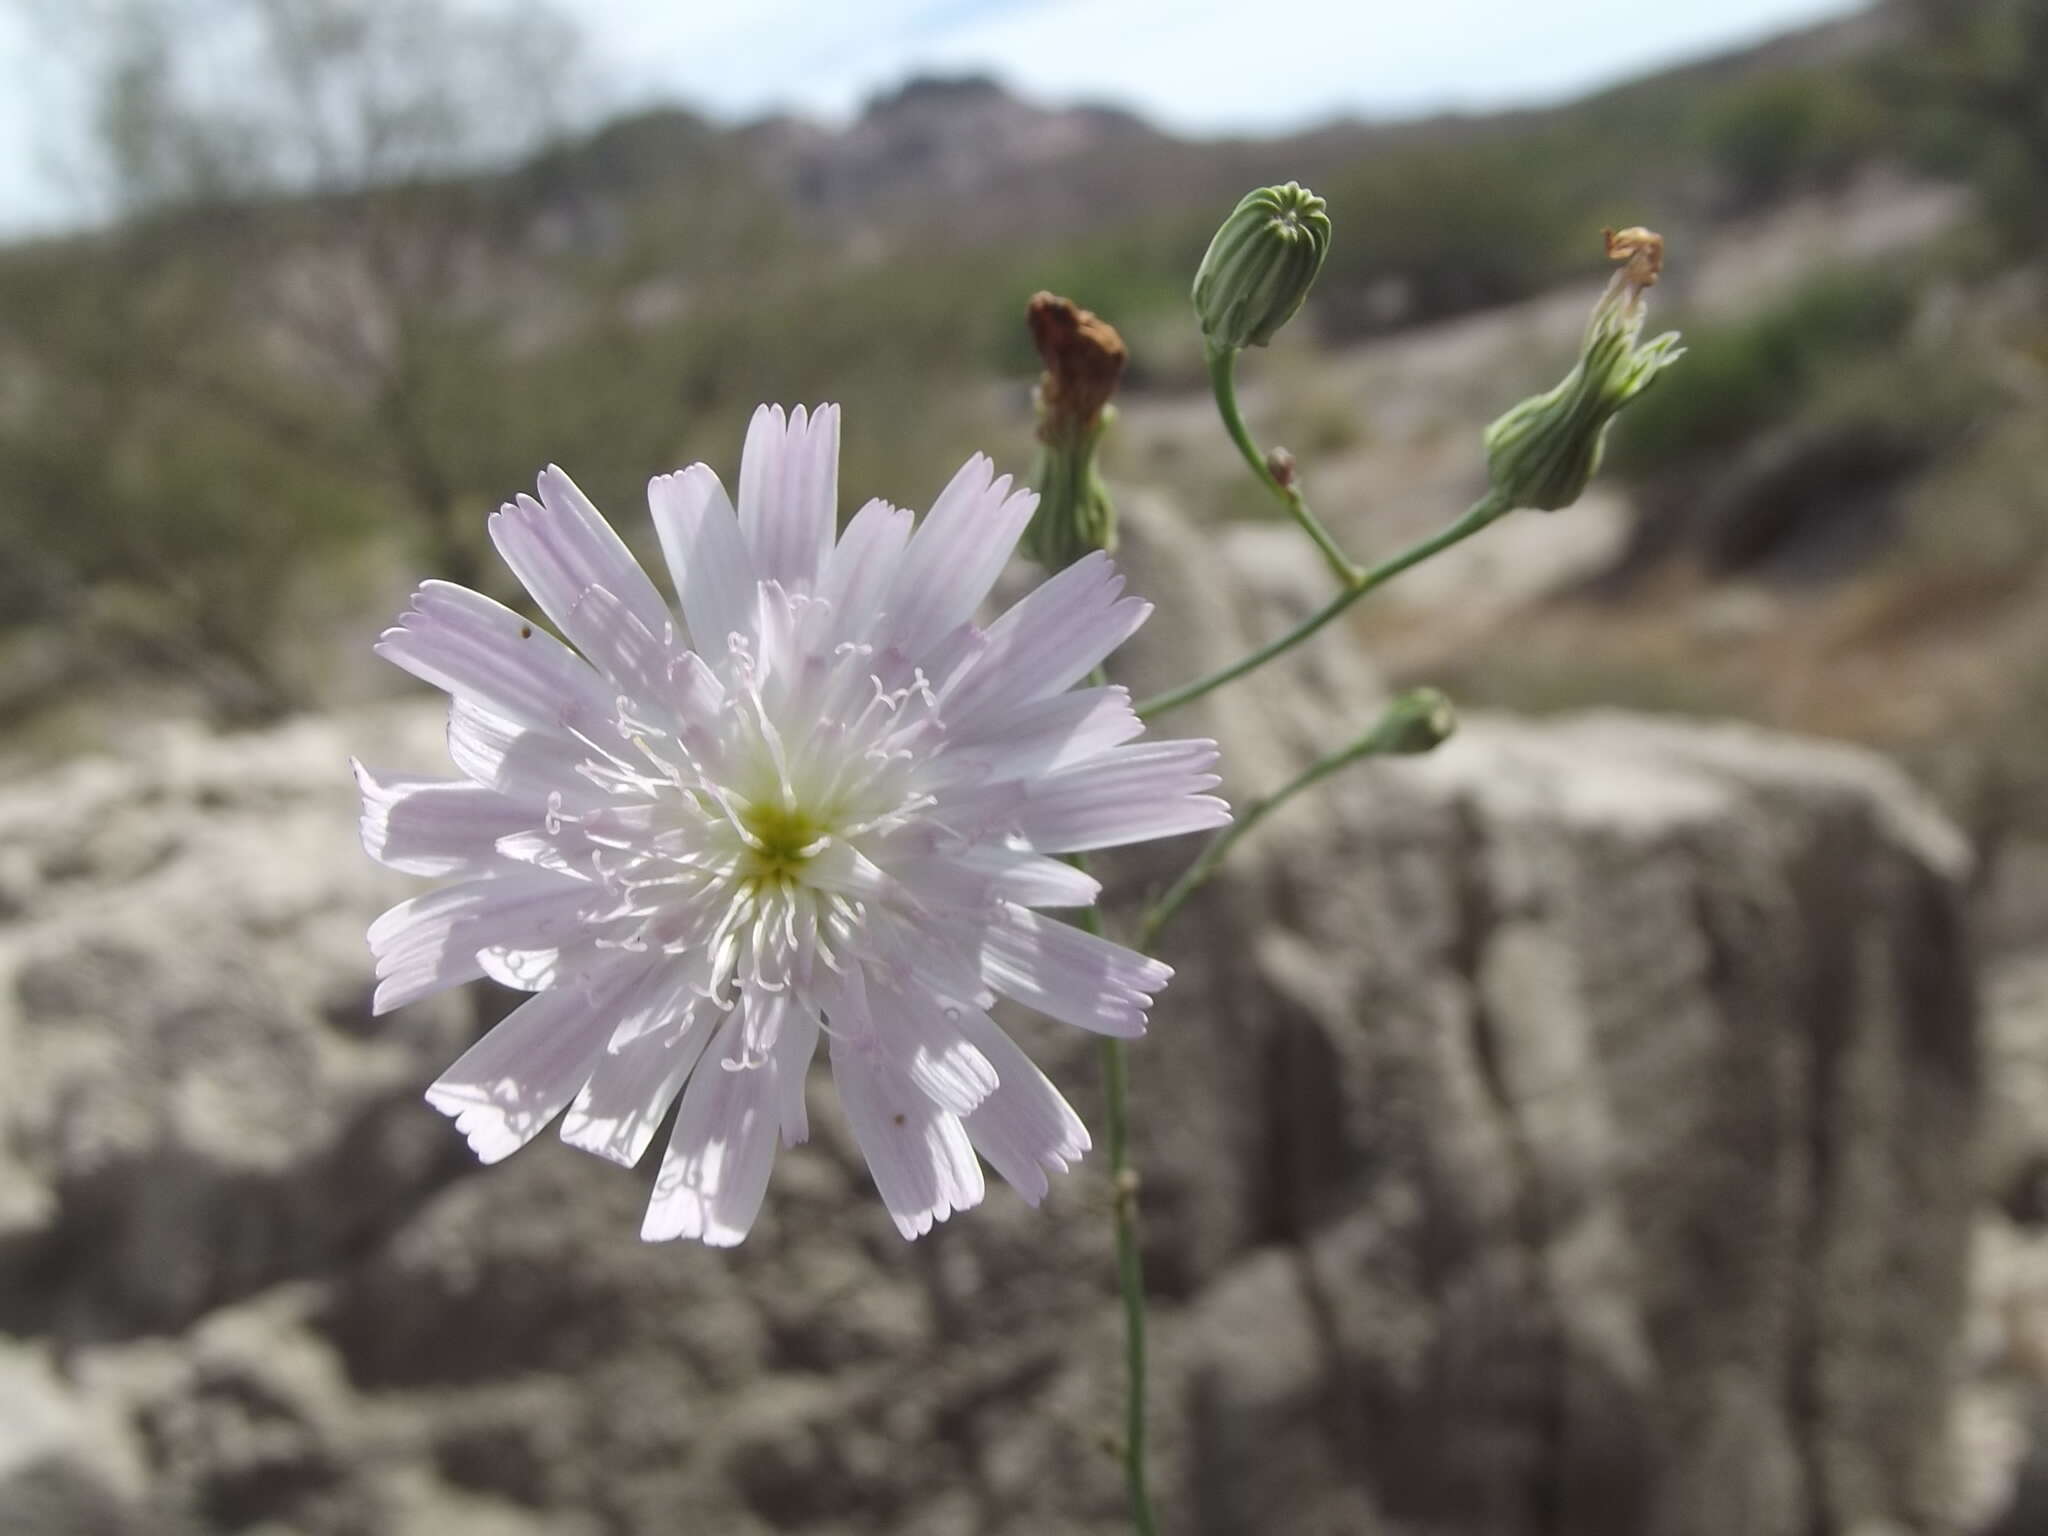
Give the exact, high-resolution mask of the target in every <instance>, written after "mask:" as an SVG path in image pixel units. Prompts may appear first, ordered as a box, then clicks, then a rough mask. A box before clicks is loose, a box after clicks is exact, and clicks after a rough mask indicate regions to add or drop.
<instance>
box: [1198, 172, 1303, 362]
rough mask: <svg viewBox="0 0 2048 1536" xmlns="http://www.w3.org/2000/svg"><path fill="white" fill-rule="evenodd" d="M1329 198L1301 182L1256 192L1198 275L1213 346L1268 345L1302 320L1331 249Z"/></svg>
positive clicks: (1213, 244)
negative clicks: (1300, 315)
mask: <svg viewBox="0 0 2048 1536" xmlns="http://www.w3.org/2000/svg"><path fill="white" fill-rule="evenodd" d="M1323 206H1324V205H1323V200H1322V199H1321V198H1320V197H1317V196H1316V195H1315V193H1313V192H1311V191H1309V190H1308V188H1306V187H1304V186H1302V185H1300V184H1299V183H1298V182H1292V181H1290V182H1288V183H1287V184H1286V185H1285V186H1280V187H1261V188H1259V190H1258V191H1256V192H1249V193H1247V194H1246V195H1245V198H1244V200H1243V201H1242V202H1240V203H1239V204H1238V205H1237V207H1236V209H1234V210H1233V211H1232V213H1231V215H1230V217H1229V218H1227V219H1225V220H1224V221H1223V227H1222V228H1221V229H1219V230H1217V231H1216V238H1215V239H1213V240H1211V241H1210V242H1209V251H1208V254H1207V255H1205V256H1204V257H1203V258H1202V265H1201V268H1200V270H1198V271H1197V272H1196V273H1195V293H1194V298H1195V314H1196V316H1197V317H1198V318H1199V319H1200V320H1201V323H1202V334H1203V335H1204V336H1205V337H1207V338H1208V341H1209V345H1210V346H1211V347H1213V348H1217V349H1220V350H1226V351H1229V350H1236V349H1238V348H1241V347H1263V346H1264V345H1265V344H1266V343H1267V342H1269V341H1271V340H1272V339H1273V333H1274V332H1275V331H1277V330H1279V329H1280V327H1281V326H1283V325H1285V324H1286V323H1287V322H1288V321H1289V320H1292V319H1293V318H1294V313H1295V311H1296V310H1298V309H1300V308H1301V303H1302V300H1304V299H1306V298H1307V297H1308V291H1309V288H1310V287H1311V286H1312V285H1313V284H1314V283H1315V280H1316V274H1317V273H1318V272H1320V271H1322V269H1323V258H1324V257H1325V256H1327V255H1328V254H1329V253H1330V216H1329V215H1328V214H1327V213H1325V212H1324V211H1323Z"/></svg>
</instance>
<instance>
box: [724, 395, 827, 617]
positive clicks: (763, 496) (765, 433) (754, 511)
mask: <svg viewBox="0 0 2048 1536" xmlns="http://www.w3.org/2000/svg"><path fill="white" fill-rule="evenodd" d="M739 523H740V533H741V534H742V535H743V536H744V537H745V539H746V541H747V549H748V550H749V552H750V553H751V554H752V555H753V560H754V572H755V574H756V575H757V576H758V577H759V578H760V579H761V580H763V581H779V582H781V583H782V586H783V590H785V591H788V592H809V591H810V590H812V588H813V587H814V586H815V585H816V584H817V580H818V571H819V567H820V566H821V565H822V564H823V562H824V560H825V556H826V554H827V552H828V551H830V550H831V548H832V536H833V534H834V533H835V532H836V531H837V530H838V526H839V407H838V406H836V405H821V406H819V407H818V409H817V410H816V411H815V412H813V413H811V414H810V415H809V416H806V415H805V413H804V408H803V407H802V406H798V407H797V408H796V409H795V410H794V411H792V412H791V413H790V414H789V416H788V418H787V419H786V420H785V418H784V417H783V414H782V407H781V406H779V405H773V406H770V405H764V406H762V407H760V408H759V409H758V410H756V411H755V412H754V419H753V421H752V422H751V423H749V425H748V427H747V443H746V448H745V450H744V451H743V452H742V454H741V456H740V505H739Z"/></svg>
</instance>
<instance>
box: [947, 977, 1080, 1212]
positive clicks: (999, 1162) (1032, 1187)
mask: <svg viewBox="0 0 2048 1536" xmlns="http://www.w3.org/2000/svg"><path fill="white" fill-rule="evenodd" d="M961 1027H962V1029H964V1030H965V1031H966V1034H967V1038H968V1039H969V1040H970V1041H972V1042H973V1044H974V1045H975V1046H976V1047H977V1048H978V1049H979V1050H980V1051H981V1053H982V1055H984V1056H985V1057H987V1058H988V1060H989V1061H990V1062H991V1063H992V1064H993V1065H994V1067H995V1070H996V1075H997V1077H998V1078H999V1079H1000V1080H1001V1081H1000V1083H999V1085H998V1086H997V1088H996V1091H995V1092H994V1093H992V1094H990V1095H989V1096H988V1097H987V1098H986V1099H984V1100H982V1102H981V1104H980V1106H979V1107H978V1108H976V1109H975V1111H974V1113H973V1114H971V1115H969V1116H968V1117H967V1135H968V1138H969V1139H970V1140H971V1141H972V1142H973V1143H974V1146H975V1149H976V1150H977V1151H978V1152H980V1153H981V1155H982V1156H983V1157H985V1158H987V1159H988V1162H989V1166H990V1167H992V1168H994V1169H995V1171H996V1172H997V1173H999V1174H1001V1175H1002V1176H1003V1177H1004V1178H1005V1179H1006V1180H1008V1181H1009V1183H1010V1185H1011V1187H1012V1188H1014V1189H1015V1190H1016V1191H1017V1193H1018V1194H1020V1195H1022V1196H1023V1197H1024V1198H1025V1200H1026V1201H1028V1202H1029V1203H1030V1204H1032V1205H1036V1204H1038V1202H1039V1201H1041V1200H1043V1199H1044V1198H1045V1194H1046V1191H1047V1189H1048V1188H1050V1187H1051V1185H1050V1181H1049V1180H1048V1179H1047V1177H1046V1174H1047V1172H1048V1171H1050V1172H1053V1173H1064V1172H1065V1171H1066V1170H1067V1169H1068V1168H1069V1167H1071V1166H1072V1165H1073V1164H1074V1163H1076V1162H1079V1161H1080V1158H1081V1154H1082V1153H1084V1152H1086V1151H1087V1150H1088V1148H1089V1146H1090V1142H1089V1140H1088V1128H1087V1127H1086V1126H1085V1125H1083V1124H1082V1123H1081V1117H1080V1116H1079V1115H1077V1114H1075V1113H1074V1110H1073V1106H1071V1105H1070V1104H1068V1103H1067V1101H1066V1099H1065V1098H1063V1097H1062V1096H1061V1094H1060V1091H1059V1089H1057V1088H1055V1087H1054V1086H1053V1085H1052V1081H1051V1080H1050V1079H1049V1078H1047V1077H1046V1075H1045V1074H1044V1073H1043V1072H1041V1071H1039V1070H1038V1067H1037V1066H1036V1064H1035V1063H1033V1062H1032V1060H1031V1058H1030V1057H1029V1056H1026V1055H1025V1054H1024V1052H1023V1051H1022V1050H1021V1049H1020V1048H1019V1047H1018V1045H1017V1042H1016V1041H1014V1040H1012V1039H1011V1038H1010V1037H1009V1036H1008V1035H1007V1034H1005V1033H1004V1032H1003V1030H1002V1028H1001V1026H999V1025H998V1024H997V1023H996V1022H995V1020H993V1019H991V1018H990V1017H989V1016H988V1015H987V1014H985V1013H983V1012H982V1011H981V1010H980V1009H978V1008H977V1009H971V1010H968V1011H967V1012H966V1013H964V1014H963V1016H962V1018H961Z"/></svg>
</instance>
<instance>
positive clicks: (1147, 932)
mask: <svg viewBox="0 0 2048 1536" xmlns="http://www.w3.org/2000/svg"><path fill="white" fill-rule="evenodd" d="M1449 731H1450V705H1449V703H1448V701H1447V700H1446V699H1445V698H1444V696H1443V695H1442V694H1441V693H1438V692H1437V691H1436V690H1435V689H1434V688H1418V689H1416V690H1415V691H1414V692H1412V693H1404V694H1402V695H1401V697H1399V698H1398V699H1396V700H1394V702H1393V703H1391V704H1389V705H1388V706H1387V709H1386V713H1385V714H1383V715H1381V716H1380V718H1379V721H1378V723H1377V724H1375V725H1374V726H1373V728H1372V729H1371V730H1370V731H1367V732H1366V733H1365V735H1363V736H1361V737H1359V738H1358V740H1356V741H1354V742H1352V743H1351V744H1350V745H1348V746H1344V747H1339V748H1338V749H1337V750H1336V751H1334V752H1332V753H1329V754H1328V755H1327V756H1324V757H1321V758H1318V759H1317V760H1316V761H1315V762H1313V763H1311V764H1309V766H1308V767H1306V768H1304V769H1303V770H1302V771H1301V772H1300V773H1298V774H1296V775H1295V776H1294V777H1293V778H1292V779H1290V780H1288V781H1287V783H1285V784H1283V785H1281V786H1280V788H1278V789H1276V790H1274V791H1273V793H1272V794H1270V795H1267V796H1265V797H1263V798H1262V799H1258V800H1254V801H1253V802H1252V803H1251V804H1250V805H1248V806H1246V807H1245V808H1244V809H1243V810H1242V811H1240V812H1238V814H1237V815H1236V816H1235V817H1234V818H1233V819H1232V820H1231V822H1230V824H1229V825H1228V826H1226V827H1224V828H1222V829H1221V830H1220V831H1218V832H1217V833H1216V835H1215V836H1214V837H1212V838H1210V839H1209V843H1208V846H1207V847H1205V848H1203V850H1202V851H1201V853H1200V854H1199V855H1198V856H1197V857H1196V859H1195V861H1194V863H1192V864H1190V865H1189V866H1188V867H1187V868H1186V870H1184V871H1183V872H1182V873H1181V877H1180V878H1179V879H1178V880H1176V881H1174V882H1173V884H1172V886H1170V887H1169V888H1168V890H1167V892H1166V894H1165V895H1164V896H1161V897H1160V898H1159V899H1158V900H1157V901H1155V902H1154V903H1152V905H1151V906H1150V907H1148V908H1146V910H1145V914H1144V916H1143V917H1141V918H1140V919H1139V920H1138V933H1137V938H1136V941H1135V947H1136V948H1138V949H1140V950H1146V951H1149V950H1150V949H1151V947H1152V944H1153V941H1154V940H1156V939H1157V938H1158V937H1159V933H1160V930H1161V929H1163V928H1164V927H1165V926H1166V925H1167V924H1168V923H1169V922H1171V921H1172V920H1173V915H1174V914H1175V913H1176V912H1178V911H1179V910H1180V909H1181V904H1182V903H1183V902H1185V901H1186V900H1187V899H1188V898H1189V897H1190V896H1192V895H1193V894H1194V893H1195V891H1196V890H1197V889H1199V888H1200V886H1201V885H1202V883H1203V882H1204V881H1205V880H1207V879H1208V878H1209V877H1210V876H1211V875H1213V874H1215V873H1216V871H1217V869H1218V868H1219V867H1220V866H1221V865H1222V863H1223V861H1224V860H1225V859H1226V858H1228V857H1229V856H1230V851H1231V849H1233V848H1235V847H1236V846H1237V844H1238V841H1239V839H1241V838H1243V837H1245V836H1246V835H1247V834H1248V833H1250V832H1251V830H1252V828H1254V827H1256V826H1257V825H1258V824H1259V823H1260V822H1262V821H1264V820H1265V819H1266V818H1267V817H1268V816H1270V815H1271V814H1272V813H1273V812H1275V811H1277V810H1279V809H1280V807H1281V806H1283V805H1285V804H1286V803H1287V802H1288V801H1289V800H1292V799H1293V798H1294V797H1295V796H1296V795H1298V794H1300V793H1301V792H1302V791H1303V790H1305V789H1308V788H1311V787H1312V786H1314V785H1316V784H1319V783H1321V782H1322V781H1323V780H1324V779H1327V778H1328V777H1329V776H1330V775H1331V774H1333V773H1336V772H1338V771H1339V770H1340V769H1343V768H1348V767H1349V766H1350V765H1351V764H1353V763H1355V762H1357V761H1359V760H1360V759H1361V758H1367V757H1379V756H1383V755H1386V754H1388V753H1396V752H1399V753H1411V752H1417V751H1427V750H1428V749H1429V748H1431V747H1433V746H1435V745H1436V744H1437V743H1438V742H1440V741H1441V740H1442V739H1443V738H1444V737H1445V736H1446V735H1448V734H1449ZM1112 1155H1114V1154H1112Z"/></svg>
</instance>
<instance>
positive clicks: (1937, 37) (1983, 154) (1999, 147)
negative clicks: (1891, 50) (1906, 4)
mask: <svg viewBox="0 0 2048 1536" xmlns="http://www.w3.org/2000/svg"><path fill="white" fill-rule="evenodd" d="M1912 11H1913V14H1914V16H1915V19H1916V20H1917V22H1918V23H1919V27H1920V32H1921V38H1922V41H1923V44H1924V46H1922V47H1920V48H1917V49H1914V50H1911V51H1908V52H1905V53H1903V54H1902V55H1901V56H1900V64H1899V67H1898V69H1897V70H1896V72H1895V78H1894V80H1893V85H1894V88H1895V91H1896V93H1897V95H1898V97H1899V98H1900V100H1901V102H1902V103H1903V104H1904V105H1905V106H1906V108H1907V109H1908V110H1909V111H1910V112H1911V113H1912V115H1913V117H1914V119H1915V120H1916V122H1917V130H1918V131H1917V135H1916V137H1917V139H1918V146H1917V147H1918V148H1919V150H1920V153H1921V155H1922V157H1923V158H1925V159H1927V160H1929V161H1931V162H1932V163H1933V164H1934V165H1935V166H1936V167H1937V168H1938V169H1942V170H1948V171H1962V172H1965V173H1967V174H1969V175H1970V176H1971V177H1972V178H1973V179H1974V180H1975V181H1976V182H1977V184H1978V187H1979V189H1980V191H1981V192H1982V193H1983V196H1984V203H1985V212H1986V213H1987V214H1988V215H1989V217H1990V218H1991V220H1992V222H1993V223H1994V225H1996V226H1997V228H1998V229H1999V231H2000V233H2001V234H2003V235H2004V236H2005V237H2006V238H2007V240H2008V241H2009V242H2010V243H2011V245H2012V246H2013V248H2014V249H2015V250H2017V251H2020V252H2022V253H2025V254H2033V253H2035V252H2038V251H2039V250H2040V248H2041V244H2042V241H2043V239H2044V237H2048V0H1912Z"/></svg>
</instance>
